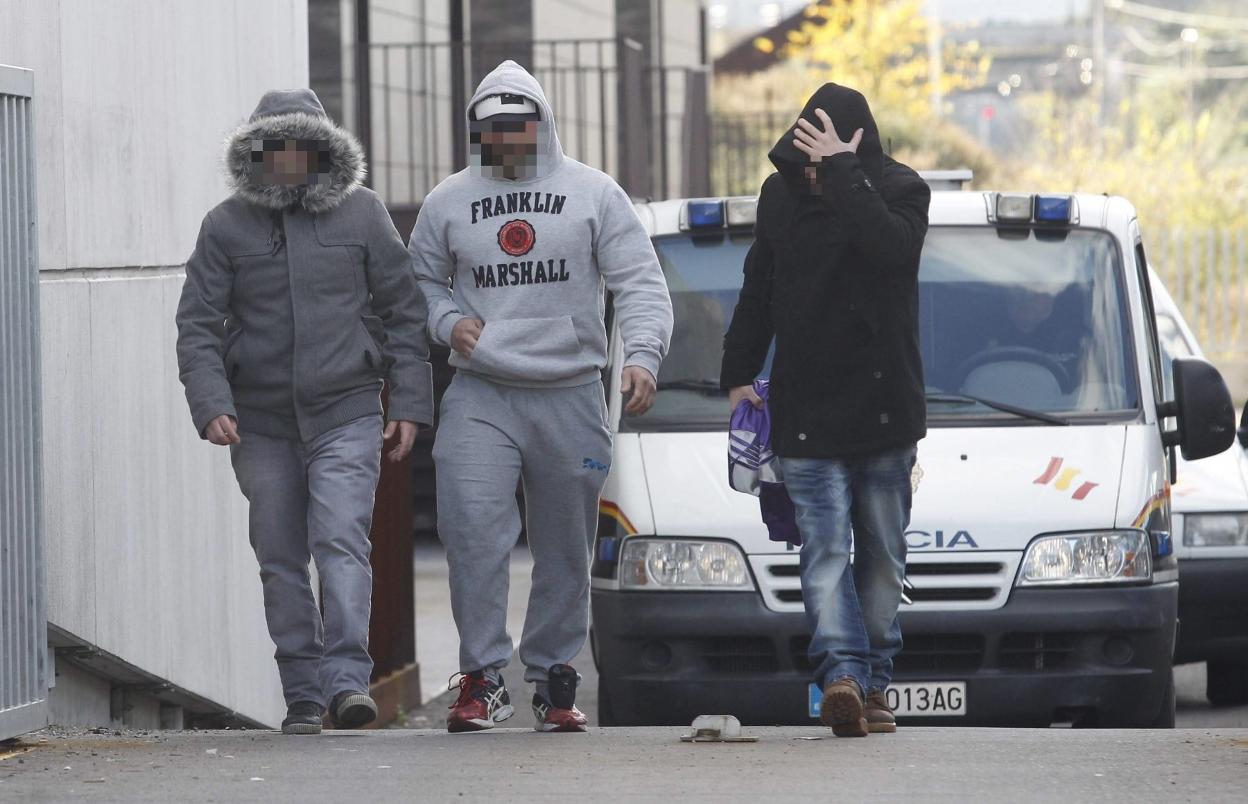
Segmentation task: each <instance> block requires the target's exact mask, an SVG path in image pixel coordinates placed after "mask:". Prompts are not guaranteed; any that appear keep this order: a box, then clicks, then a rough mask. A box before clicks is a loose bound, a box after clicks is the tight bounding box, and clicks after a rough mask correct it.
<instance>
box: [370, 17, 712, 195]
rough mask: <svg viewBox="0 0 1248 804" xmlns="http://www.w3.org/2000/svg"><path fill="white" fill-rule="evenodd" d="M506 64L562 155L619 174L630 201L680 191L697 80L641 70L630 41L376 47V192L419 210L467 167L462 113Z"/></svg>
mask: <svg viewBox="0 0 1248 804" xmlns="http://www.w3.org/2000/svg"><path fill="white" fill-rule="evenodd" d="M509 58H510V59H514V60H516V61H517V62H519V63H521V64H522V65H524V66H525V68H526V69H528V70H529V71H530V72H531V73H533V75H534V77H535V78H537V80H538V81H539V82H540V83H541V84H542V87H543V89H544V90H545V92H546V97H547V100H549V101H550V104H551V106H552V107H553V109H554V113H555V122H556V127H557V129H558V132H559V138H560V141H561V142H562V144H563V148H564V151H565V152H566V153H567V154H568V155H569V156H571V157H573V158H574V159H577V160H579V161H581V162H584V163H586V164H588V165H591V166H593V167H596V168H598V169H600V170H603V171H605V172H607V173H610V174H611V175H613V176H615V177H616V179H617V180H619V182H620V184H621V185H623V186H624V188H625V189H626V190H628V191H629V192H630V193H631V194H632V195H634V196H635V197H643V198H654V197H666V196H668V195H673V194H679V193H680V192H681V190H682V189H683V188H684V187H685V186H686V185H687V184H688V181H687V180H686V178H685V176H686V174H687V172H688V171H687V168H686V166H685V165H684V164H683V162H682V156H681V153H682V148H681V140H680V138H679V136H678V135H679V134H681V133H683V132H684V131H685V129H684V128H683V126H684V125H686V122H687V121H688V119H689V117H690V115H691V114H692V115H693V116H694V117H695V119H696V117H697V116H698V115H699V114H700V115H702V116H703V117H704V116H705V114H706V86H705V81H699V80H697V78H696V77H693V76H697V75H698V72H697V71H694V70H690V69H688V68H671V67H668V68H660V67H655V66H652V65H651V64H649V62H648V60H647V58H646V53H645V49H644V47H643V46H642V45H641V44H639V43H638V42H635V41H633V40H631V39H627V38H620V39H575V40H537V41H517V42H478V43H456V42H431V43H419V42H417V43H378V44H373V45H370V46H369V65H368V74H369V76H370V82H369V88H370V92H369V98H368V99H367V107H368V108H369V110H370V112H369V115H368V120H369V126H368V128H369V133H368V139H369V140H370V142H366V143H365V147H366V148H367V149H368V151H369V157H370V159H369V161H370V165H371V181H372V185H373V188H374V189H375V190H377V192H378V193H380V194H381V196H382V198H384V199H385V200H386V202H387V203H388V204H390V205H391V206H396V205H398V206H403V205H417V204H419V203H420V201H421V200H422V199H423V198H424V196H425V195H426V194H427V193H428V192H429V191H430V190H431V189H433V187H434V186H436V185H437V183H438V182H439V181H441V180H442V179H443V178H445V177H446V176H448V175H450V174H451V173H454V172H456V171H458V170H460V169H462V168H463V167H464V166H465V165H466V164H467V139H468V137H467V130H466V120H465V106H466V103H467V98H468V97H470V96H471V94H472V91H473V89H474V87H475V86H476V83H477V82H478V81H479V80H480V78H481V77H482V76H483V75H484V74H485V73H486V72H488V71H489V70H490V69H491V68H492V67H493V66H494V65H496V64H498V63H499V62H501V61H503V60H504V59H509Z"/></svg>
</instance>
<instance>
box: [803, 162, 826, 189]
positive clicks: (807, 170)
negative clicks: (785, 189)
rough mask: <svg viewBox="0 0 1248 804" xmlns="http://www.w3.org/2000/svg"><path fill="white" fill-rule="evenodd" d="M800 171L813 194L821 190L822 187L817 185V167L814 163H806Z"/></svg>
mask: <svg viewBox="0 0 1248 804" xmlns="http://www.w3.org/2000/svg"><path fill="white" fill-rule="evenodd" d="M802 172H803V173H804V174H805V176H806V184H807V186H808V187H809V188H810V191H811V192H812V193H814V194H815V195H818V194H819V193H820V192H822V188H821V187H820V186H819V169H818V168H816V167H815V166H814V165H807V166H806V167H804V168H802Z"/></svg>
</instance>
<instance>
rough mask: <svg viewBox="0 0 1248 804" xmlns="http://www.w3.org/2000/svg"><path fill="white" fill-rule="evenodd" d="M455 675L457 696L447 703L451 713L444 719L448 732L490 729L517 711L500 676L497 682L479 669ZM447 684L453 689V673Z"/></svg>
mask: <svg viewBox="0 0 1248 804" xmlns="http://www.w3.org/2000/svg"><path fill="white" fill-rule="evenodd" d="M456 675H458V676H459V697H458V698H456V699H455V703H453V704H451V706H450V710H451V713H450V714H449V715H447V718H446V730H447V731H449V732H461V731H484V730H486V729H492V728H494V727H495V726H496V725H498V724H499V723H501V722H502V721H504V720H506V719H507V718H509V717H511V716H512V715H514V714H515V713H516V710H515V709H513V708H512V706H511V696H510V695H508V694H507V686H506V685H505V684H504V683H503V677H502V676H499V677H498V683H497V684H496V683H494V682H493V681H491V680H490V679H489V678H487V677H486V675H485V673H484V672H483V671H481V670H476V671H474V672H472V673H456ZM447 686H448V688H450V689H454V688H455V676H451V681H450V683H449V684H448V685H447Z"/></svg>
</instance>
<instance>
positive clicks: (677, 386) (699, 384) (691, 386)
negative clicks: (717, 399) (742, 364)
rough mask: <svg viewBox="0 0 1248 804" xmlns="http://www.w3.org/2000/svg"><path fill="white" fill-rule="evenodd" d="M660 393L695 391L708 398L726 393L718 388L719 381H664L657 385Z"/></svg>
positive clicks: (725, 394)
mask: <svg viewBox="0 0 1248 804" xmlns="http://www.w3.org/2000/svg"><path fill="white" fill-rule="evenodd" d="M658 390H660V391H697V392H698V393H703V394H707V395H708V396H727V394H728V392H727V391H725V390H724V389H722V388H720V387H719V380H664V381H663V382H661V383H659V385H658Z"/></svg>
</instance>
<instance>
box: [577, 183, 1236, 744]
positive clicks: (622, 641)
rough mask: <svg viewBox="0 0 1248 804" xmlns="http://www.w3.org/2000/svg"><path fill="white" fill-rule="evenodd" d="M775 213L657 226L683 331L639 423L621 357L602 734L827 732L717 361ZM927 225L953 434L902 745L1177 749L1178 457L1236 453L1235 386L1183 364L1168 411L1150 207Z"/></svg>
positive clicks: (950, 197) (1078, 201)
mask: <svg viewBox="0 0 1248 804" xmlns="http://www.w3.org/2000/svg"><path fill="white" fill-rule="evenodd" d="M929 180H930V179H929ZM933 186H934V187H935V186H936V184H935V182H933ZM755 207H756V202H755V200H754V199H752V198H728V199H695V200H684V201H665V202H656V203H650V204H642V205H639V208H638V209H639V214H640V215H641V218H642V220H643V221H644V222H645V224H646V225H647V227H649V231H650V232H651V234H652V236H653V242H654V245H655V248H656V250H657V252H658V254H659V257H660V260H661V262H662V264H663V269H664V271H665V273H666V276H667V281H668V285H669V287H670V289H671V293H672V301H673V305H674V308H675V314H676V326H675V331H674V334H673V338H672V346H671V351H670V354H669V357H668V358H667V360H666V362H665V363H664V365H663V368H662V370H661V372H660V376H659V378H658V379H659V388H660V392H659V395H658V398H657V401H656V403H655V405H654V408H653V409H652V410H651V411H650V412H649V413H648V414H646V415H645V416H640V417H633V416H627V415H625V414H623V412H622V410H621V405H620V394H619V393H618V392H617V389H618V386H619V380H620V378H619V372H620V364H621V360H622V354H621V344H620V339H619V337H618V335H619V333H618V331H613V334H612V355H611V364H610V366H609V368H608V372H607V375H608V376H607V379H608V382H609V384H610V385H611V393H609V394H608V399H610V400H611V403H610V405H611V408H610V419H611V422H612V428H613V430H614V432H615V452H614V458H613V463H612V466H611V470H610V475H609V477H608V480H607V485H606V489H605V491H604V493H603V498H602V503H601V508H600V513H601V516H600V521H599V530H598V534H597V539H596V543H595V545H594V563H593V568H592V575H593V580H592V592H591V595H592V604H593V634H592V636H593V648H594V657H595V662H596V664H597V666H598V670H599V679H600V681H599V712H600V714H599V717H600V721H601V722H602V723H603V724H604V725H640V724H673V725H675V724H687V723H689V722H690V720H691V719H692V718H693V717H694V716H696V715H698V714H702V713H708V712H711V713H732V714H735V715H737V716H738V717H740V718H741V720H742V722H744V723H752V724H772V723H776V724H802V723H812V722H814V720H815V712H816V711H817V703H818V690H816V689H814V688H813V687H812V685H811V684H810V683H809V682H810V674H811V663H810V661H809V659H808V658H807V646H808V643H809V631H808V630H807V623H806V619H805V616H804V613H803V607H802V591H801V585H800V581H799V577H798V551H797V550H794V549H791V548H789V546H788V545H786V544H784V543H775V542H771V541H769V540H768V536H767V531H766V529H765V527H764V526H763V524H762V521H761V519H760V516H759V509H758V501H757V500H756V499H755V498H752V497H749V496H746V495H742V494H739V493H737V492H734V491H732V490H731V489H730V488H729V486H728V482H727V464H726V448H727V441H726V433H727V422H728V414H729V411H728V405H727V398H726V395H725V394H724V393H722V392H721V391H720V390H719V383H718V378H719V368H720V357H721V354H722V351H721V350H722V339H723V335H724V332H725V330H726V329H727V326H728V323H729V321H730V320H731V317H732V312H733V308H734V306H735V304H736V300H737V295H738V292H739V290H740V283H741V278H742V264H743V261H744V257H745V253H746V251H747V250H748V248H749V246H750V244H751V242H752V240H753V234H752V224H753V221H754V215H755ZM930 222H931V226H930V230H929V233H928V236H927V240H926V244H925V247H924V252H923V260H922V267H921V270H920V299H921V330H920V332H921V340H922V350H923V360H924V367H925V374H926V381H927V385H928V399H929V402H928V411H929V435H928V437H927V438H926V439H925V440H924V441H923V442H921V444H920V445H919V454H918V466H917V468H916V470H915V474H914V482H915V483H916V485H917V492H916V494H915V497H914V511H913V517H912V524H911V527H910V530H909V531H908V533H907V537H906V538H907V542H908V544H909V547H910V552H909V557H908V560H907V569H906V574H907V588H908V600H909V602H908V604H907V605H904V606H903V608H902V612H901V622H902V630H903V634H904V639H905V647H904V649H903V651H902V653H901V655H900V656H899V657H898V658H897V661H896V665H895V674H894V686H893V688H892V690H891V692H890V695H891V703H892V704H893V705H894V707H895V708H896V709H897V713H898V716H899V718H900V719H901V721H902V722H903V723H904V722H911V723H931V724H939V723H947V724H959V723H965V724H992V725H1044V726H1047V725H1050V724H1053V723H1075V724H1080V725H1097V726H1172V725H1173V722H1174V683H1173V675H1172V671H1171V658H1172V654H1173V650H1174V645H1175V631H1176V606H1177V603H1178V584H1177V578H1178V572H1177V564H1176V558H1175V552H1174V546H1173V542H1172V540H1171V517H1170V483H1171V473H1172V467H1173V466H1175V465H1176V464H1175V456H1174V448H1175V447H1181V448H1182V449H1183V451H1184V454H1185V455H1186V457H1188V458H1190V459H1196V458H1200V457H1204V456H1207V455H1211V454H1214V453H1218V452H1222V451H1223V450H1225V449H1226V447H1227V446H1229V443H1230V439H1231V437H1232V434H1233V432H1234V421H1233V414H1232V411H1231V402H1230V397H1229V395H1228V394H1227V391H1226V386H1225V384H1224V383H1223V381H1222V378H1221V376H1220V375H1219V374H1218V373H1217V371H1216V370H1215V369H1213V367H1212V366H1210V365H1209V364H1207V363H1205V362H1204V361H1202V360H1199V359H1196V358H1186V359H1178V360H1176V361H1175V364H1174V375H1175V376H1174V383H1175V394H1174V397H1173V399H1171V398H1170V397H1168V396H1166V395H1165V394H1164V391H1163V378H1162V364H1161V357H1160V355H1159V351H1158V346H1157V335H1156V331H1155V327H1154V311H1153V302H1152V298H1151V295H1150V292H1149V283H1148V267H1147V265H1146V262H1145V251H1144V246H1143V243H1142V240H1141V235H1140V229H1139V226H1138V223H1137V221H1136V215H1135V211H1134V210H1133V208H1132V206H1131V205H1130V204H1129V203H1128V202H1127V201H1126V200H1124V199H1122V198H1114V197H1104V196H1095V195H1082V194H1081V195H1060V196H1054V195H1029V194H1026V195H1025V194H1012V193H982V192H956V191H953V192H949V191H940V192H934V193H933V198H932V205H931V213H930ZM768 365H770V361H769V363H768ZM1174 422H1177V427H1176V428H1174V429H1167V428H1166V427H1165V426H1164V425H1165V424H1167V423H1174Z"/></svg>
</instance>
